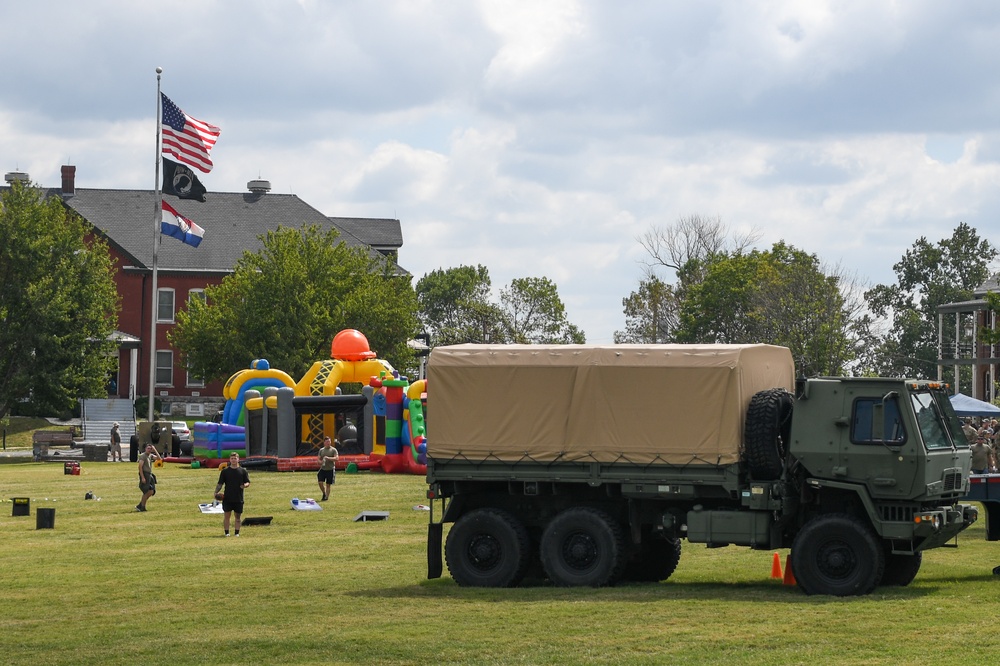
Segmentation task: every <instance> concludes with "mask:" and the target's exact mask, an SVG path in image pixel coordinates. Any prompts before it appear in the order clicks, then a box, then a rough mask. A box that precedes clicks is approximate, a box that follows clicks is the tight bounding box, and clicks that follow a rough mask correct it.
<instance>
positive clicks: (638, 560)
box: [623, 537, 681, 583]
mask: <svg viewBox="0 0 1000 666" xmlns="http://www.w3.org/2000/svg"><path fill="white" fill-rule="evenodd" d="M680 560H681V540H680V539H657V538H654V537H646V538H644V539H643V541H642V544H641V545H640V546H639V552H638V553H636V555H635V557H634V558H633V559H632V561H630V562H629V563H628V566H627V567H625V575H624V576H623V578H624V579H625V580H631V581H635V582H638V583H658V582H660V581H661V580H666V579H668V578H670V575H671V574H673V573H674V569H676V568H677V563H678V562H680Z"/></svg>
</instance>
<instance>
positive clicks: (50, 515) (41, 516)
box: [35, 508, 56, 530]
mask: <svg viewBox="0 0 1000 666" xmlns="http://www.w3.org/2000/svg"><path fill="white" fill-rule="evenodd" d="M55 526H56V510H55V509H41V508H40V509H36V510H35V529H36V530H51V529H53V528H54V527H55Z"/></svg>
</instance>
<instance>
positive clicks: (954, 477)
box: [941, 469, 962, 493]
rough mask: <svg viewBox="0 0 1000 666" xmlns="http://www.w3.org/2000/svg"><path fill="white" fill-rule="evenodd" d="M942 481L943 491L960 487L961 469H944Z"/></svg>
mask: <svg viewBox="0 0 1000 666" xmlns="http://www.w3.org/2000/svg"><path fill="white" fill-rule="evenodd" d="M941 480H942V481H943V482H944V492H946V493H949V492H953V491H956V490H961V489H962V470H960V469H958V470H955V469H949V470H946V471H945V473H944V475H943V477H942V479H941Z"/></svg>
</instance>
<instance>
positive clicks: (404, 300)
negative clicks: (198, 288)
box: [170, 226, 417, 379]
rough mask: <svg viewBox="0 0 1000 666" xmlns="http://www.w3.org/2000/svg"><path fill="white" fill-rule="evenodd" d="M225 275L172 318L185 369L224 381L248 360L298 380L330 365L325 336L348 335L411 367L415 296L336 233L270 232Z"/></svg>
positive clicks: (384, 265)
mask: <svg viewBox="0 0 1000 666" xmlns="http://www.w3.org/2000/svg"><path fill="white" fill-rule="evenodd" d="M261 240H262V242H263V244H264V246H263V248H262V249H261V250H259V251H258V252H256V253H250V252H245V253H244V254H243V256H242V257H241V258H240V260H239V261H238V262H237V264H236V267H235V269H234V271H233V273H232V274H231V275H228V276H226V278H225V279H224V280H223V281H222V283H221V284H220V285H218V286H215V287H209V288H207V289H206V290H205V300H204V301H202V300H200V299H194V300H191V301H190V302H189V303H188V308H187V311H180V312H178V314H177V325H176V326H175V327H174V329H173V331H172V333H171V336H170V340H171V342H172V343H173V344H174V346H175V347H176V348H177V349H178V351H179V352H180V354H181V357H182V359H184V360H185V361H186V362H187V364H188V366H189V367H190V368H191V370H192V371H193V372H194V373H195V374H197V375H199V376H201V377H205V378H206V379H224V378H226V377H228V376H229V375H231V374H232V373H233V372H235V371H236V370H238V369H240V368H246V367H247V366H248V365H249V363H250V361H252V360H253V359H255V358H267V359H268V361H269V362H270V364H271V367H273V368H279V369H281V370H284V371H285V372H287V373H288V374H290V375H291V376H293V377H298V376H301V375H302V374H304V373H305V372H306V370H308V368H309V367H310V366H311V365H312V363H314V362H315V361H317V360H320V359H325V358H329V356H330V343H331V342H332V340H333V336H334V335H336V334H337V333H338V332H339V331H341V330H343V329H346V328H355V329H358V330H359V331H361V332H362V333H364V334H365V337H367V338H368V341H369V344H370V346H371V349H372V351H374V352H376V353H377V354H378V355H379V357H380V358H384V359H386V360H388V361H389V362H390V363H392V364H393V366H394V367H396V368H399V369H401V370H405V369H407V368H410V367H411V366H412V365H413V360H414V359H413V353H412V351H411V350H410V349H409V348H408V347H407V346H406V342H407V340H409V339H410V338H412V337H413V336H414V335H415V333H416V331H417V320H416V316H415V312H416V298H415V296H414V293H413V289H412V288H411V287H410V283H409V280H407V279H406V278H405V277H401V276H399V275H396V274H395V273H394V270H395V267H394V265H393V264H392V263H391V262H390V261H388V260H385V259H383V258H376V257H374V256H372V255H370V254H369V253H368V252H367V251H366V250H365V249H363V248H348V247H347V245H346V244H344V243H343V242H340V241H338V233H337V231H336V230H330V231H328V232H327V233H325V234H324V233H323V232H322V231H321V230H320V229H319V228H318V227H315V226H309V227H303V228H301V229H288V228H281V227H279V228H278V229H277V230H276V231H271V232H268V234H267V235H266V236H264V237H262V238H261Z"/></svg>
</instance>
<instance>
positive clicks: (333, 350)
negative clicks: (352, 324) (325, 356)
mask: <svg viewBox="0 0 1000 666" xmlns="http://www.w3.org/2000/svg"><path fill="white" fill-rule="evenodd" d="M330 358H334V359H337V360H340V361H367V360H369V359H373V358H375V352H373V351H372V350H371V347H369V346H368V338H366V337H365V335H364V333H362V332H361V331H356V330H354V329H353V328H348V329H345V330H343V331H341V332H340V333H337V335H335V336H334V337H333V344H331V345H330Z"/></svg>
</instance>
